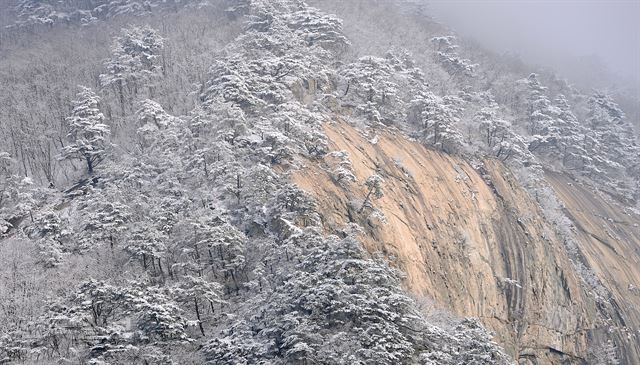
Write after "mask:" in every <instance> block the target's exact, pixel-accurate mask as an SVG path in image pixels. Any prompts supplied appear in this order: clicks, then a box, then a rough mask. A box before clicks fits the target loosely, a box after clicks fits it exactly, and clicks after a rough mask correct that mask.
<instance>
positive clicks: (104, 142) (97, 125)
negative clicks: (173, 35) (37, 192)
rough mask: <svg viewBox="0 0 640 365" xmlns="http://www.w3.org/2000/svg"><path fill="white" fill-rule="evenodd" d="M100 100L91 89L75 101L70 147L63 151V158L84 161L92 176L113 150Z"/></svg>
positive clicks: (65, 147)
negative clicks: (111, 149)
mask: <svg viewBox="0 0 640 365" xmlns="http://www.w3.org/2000/svg"><path fill="white" fill-rule="evenodd" d="M99 105H100V98H99V97H98V95H96V94H95V93H94V92H93V91H92V90H91V89H89V88H86V87H81V88H80V92H78V94H77V96H76V100H74V101H73V110H72V112H71V116H70V117H68V118H67V123H68V124H69V134H68V137H69V141H70V144H68V145H66V146H64V147H63V148H62V151H61V152H62V154H61V158H63V159H79V160H83V161H84V162H85V163H86V166H87V172H88V173H89V175H92V174H93V171H94V168H95V167H96V165H97V164H99V163H100V162H101V161H102V160H103V159H104V157H105V155H106V154H107V152H108V148H109V147H110V143H109V141H108V137H109V135H110V134H111V130H110V128H109V126H108V125H107V124H105V118H104V114H102V112H101V111H100V106H99Z"/></svg>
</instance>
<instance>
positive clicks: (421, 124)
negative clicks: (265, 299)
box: [407, 92, 462, 152]
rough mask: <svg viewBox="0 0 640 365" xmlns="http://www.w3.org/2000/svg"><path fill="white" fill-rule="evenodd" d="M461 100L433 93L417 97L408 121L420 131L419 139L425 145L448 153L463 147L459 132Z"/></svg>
mask: <svg viewBox="0 0 640 365" xmlns="http://www.w3.org/2000/svg"><path fill="white" fill-rule="evenodd" d="M459 105H460V100H459V99H457V98H455V97H445V98H440V97H438V96H436V95H435V94H433V93H431V92H423V93H419V94H417V95H415V97H414V99H413V100H412V101H411V104H410V106H409V109H408V113H407V121H408V123H409V124H411V125H414V126H415V127H416V128H417V129H418V138H419V139H420V140H421V141H422V142H423V143H425V144H427V145H430V146H433V147H435V148H438V149H440V150H443V151H446V152H455V151H456V150H458V148H459V147H460V146H461V145H462V134H461V133H460V132H459V131H458V130H457V127H456V124H457V123H458V121H459V113H460V107H459Z"/></svg>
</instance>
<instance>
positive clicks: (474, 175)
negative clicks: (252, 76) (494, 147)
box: [291, 122, 640, 364]
mask: <svg viewBox="0 0 640 365" xmlns="http://www.w3.org/2000/svg"><path fill="white" fill-rule="evenodd" d="M325 131H326V133H327V135H328V137H329V140H330V144H331V149H332V150H334V151H346V152H348V154H349V156H350V160H351V162H352V169H353V173H354V175H355V176H356V178H357V182H355V183H353V184H351V185H348V186H345V185H344V184H342V185H341V184H338V183H337V182H336V181H335V179H334V178H333V177H332V174H331V173H330V171H331V165H332V163H333V162H332V161H331V160H330V158H325V160H323V161H321V162H319V163H318V162H316V161H309V163H308V165H307V166H305V167H304V168H302V169H300V170H299V171H296V172H294V173H293V174H292V177H291V178H292V180H293V181H294V182H296V183H297V184H298V185H299V186H300V187H302V188H303V189H305V190H306V191H308V192H309V193H311V194H313V195H314V196H315V197H316V198H317V200H318V202H319V205H320V207H319V208H320V211H321V214H322V219H323V220H324V223H325V226H326V227H333V228H336V229H337V228H338V227H340V226H342V225H343V224H345V223H348V222H353V221H355V222H359V223H361V224H362V225H363V226H364V227H366V230H365V232H364V233H363V241H364V242H365V245H366V246H367V248H368V249H369V250H370V251H371V252H382V253H383V254H384V255H385V256H386V257H388V258H389V259H390V260H392V261H393V262H394V263H395V265H396V266H397V267H399V268H400V269H402V270H403V271H404V273H406V278H405V285H406V287H407V289H408V290H410V291H411V292H413V293H414V294H415V295H417V296H427V297H431V298H433V299H434V300H435V301H436V303H438V304H439V305H441V306H442V307H443V308H446V309H448V310H450V311H451V312H453V313H454V314H456V315H462V316H474V317H478V318H480V319H481V320H482V321H483V322H484V324H485V325H486V326H487V327H489V328H491V329H492V330H493V331H495V333H496V340H497V341H498V342H499V343H500V344H501V345H503V346H504V347H505V349H506V350H507V351H508V352H509V353H510V355H511V356H513V358H514V359H515V360H516V361H518V362H519V363H520V364H583V363H597V361H600V360H602V359H604V357H605V356H608V357H610V358H612V359H614V358H615V359H617V360H618V361H619V362H621V363H626V364H633V363H640V340H639V339H638V335H639V334H638V328H640V327H639V324H640V292H639V289H638V288H637V286H639V284H640V265H639V263H638V260H639V258H640V229H639V228H638V222H640V219H639V217H638V216H634V215H629V214H625V213H624V212H623V211H622V210H621V209H619V208H618V207H617V206H615V205H613V204H610V203H608V202H606V201H604V200H603V199H601V198H598V197H597V196H595V195H594V194H593V193H592V192H591V191H589V190H587V189H586V188H583V187H580V186H578V185H576V184H574V183H573V182H572V181H571V180H570V179H569V178H568V177H567V176H564V175H561V174H556V173H548V176H547V178H548V180H549V182H550V184H551V185H552V187H553V188H554V189H555V190H556V192H557V195H558V196H559V198H560V199H561V200H562V201H563V202H564V204H565V206H566V214H567V215H568V216H569V217H570V218H571V219H572V220H573V223H574V225H575V235H576V238H577V242H578V246H579V247H578V248H579V252H578V253H577V254H578V256H579V257H580V258H581V262H584V263H585V265H586V267H588V268H590V269H587V270H583V269H584V268H582V269H579V266H580V265H576V264H574V263H572V261H571V260H570V256H571V257H575V256H576V253H575V252H574V253H573V254H570V253H569V250H568V249H567V244H566V243H565V242H564V241H565V239H564V238H561V237H560V235H559V234H558V233H556V232H557V230H556V229H555V228H554V227H553V226H552V225H551V224H550V223H548V222H547V220H545V219H544V218H543V217H544V214H543V212H542V211H541V209H540V208H539V205H538V204H537V203H536V202H535V200H534V199H533V198H532V197H531V196H530V195H529V194H528V193H527V192H526V191H525V190H524V189H523V188H522V187H521V186H520V185H519V184H518V182H517V181H516V179H515V178H514V177H513V176H512V175H511V173H510V172H509V170H508V169H507V168H505V167H504V166H503V165H502V164H500V163H498V162H495V161H491V160H489V161H484V163H483V164H481V165H480V166H475V167H474V166H472V165H471V164H469V163H468V162H465V161H464V160H463V159H460V158H456V157H452V156H449V155H444V154H441V153H438V152H435V151H432V150H429V149H426V148H424V147H423V146H421V145H420V144H417V143H414V142H411V141H409V140H408V139H406V138H405V137H403V136H402V134H401V133H399V132H394V131H392V130H386V131H377V134H376V135H375V136H374V135H373V134H371V135H369V136H366V137H365V136H363V135H362V134H361V133H360V132H359V131H357V130H356V129H355V128H353V127H351V126H349V125H347V124H346V123H342V122H336V123H332V124H326V126H325ZM371 133H373V132H371ZM374 173H377V174H378V175H380V176H382V177H383V178H384V183H383V191H384V194H385V195H384V197H382V198H381V199H379V200H375V201H374V202H373V205H374V207H375V208H377V209H378V211H379V213H382V214H376V213H373V212H372V211H371V210H362V211H361V209H358V207H359V206H360V205H361V202H362V201H363V199H364V197H365V195H366V194H367V191H366V188H365V187H364V184H363V182H364V181H365V180H366V179H367V177H369V176H370V175H372V174H374ZM582 271H586V273H585V272H582ZM592 273H594V274H595V275H593V274H592ZM585 277H586V278H587V279H586V280H587V281H591V282H589V283H587V282H585ZM609 340H611V342H609ZM615 359H614V361H615Z"/></svg>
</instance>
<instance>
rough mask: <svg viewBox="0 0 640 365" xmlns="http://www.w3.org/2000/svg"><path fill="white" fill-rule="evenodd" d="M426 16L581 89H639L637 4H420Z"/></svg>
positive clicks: (579, 0)
mask: <svg viewBox="0 0 640 365" xmlns="http://www.w3.org/2000/svg"><path fill="white" fill-rule="evenodd" d="M426 2H427V4H428V7H429V9H430V13H432V15H433V16H434V17H435V18H436V19H437V20H441V21H442V22H443V23H445V24H448V25H450V26H451V27H453V28H454V29H455V30H456V31H457V32H459V33H461V34H463V35H466V36H469V37H473V38H474V39H475V40H476V41H478V42H479V43H481V44H482V45H484V46H486V47H489V48H491V49H493V50H494V51H496V52H510V53H515V54H517V55H519V56H520V57H521V58H522V59H523V60H526V62H528V63H534V64H537V65H538V66H541V67H544V66H547V67H551V68H554V69H556V70H557V71H559V72H560V73H562V74H563V75H565V76H567V77H569V78H570V79H572V81H573V82H574V83H577V84H581V85H582V86H586V87H605V86H606V87H615V86H616V85H617V86H618V87H620V86H622V87H632V88H633V89H635V90H636V92H637V90H638V89H639V86H640V81H639V80H640V22H638V16H640V1H637V0H627V1H604V0H600V1H597V0H596V1H590V0H562V1H551V0H537V1H531V0H511V1H496V0H493V1H472V0H455V1H438V0H435V1H434V0H426Z"/></svg>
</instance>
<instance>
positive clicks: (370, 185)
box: [359, 174, 384, 212]
mask: <svg viewBox="0 0 640 365" xmlns="http://www.w3.org/2000/svg"><path fill="white" fill-rule="evenodd" d="M383 182H384V179H382V177H380V175H375V174H374V175H371V176H369V177H368V178H367V181H365V183H364V185H365V186H366V187H367V195H366V196H365V198H364V202H362V206H361V207H360V210H359V211H360V212H362V211H363V210H364V208H366V207H367V206H369V205H370V204H371V200H372V199H380V198H382V197H383V196H384V192H383V191H382V183H383Z"/></svg>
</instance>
